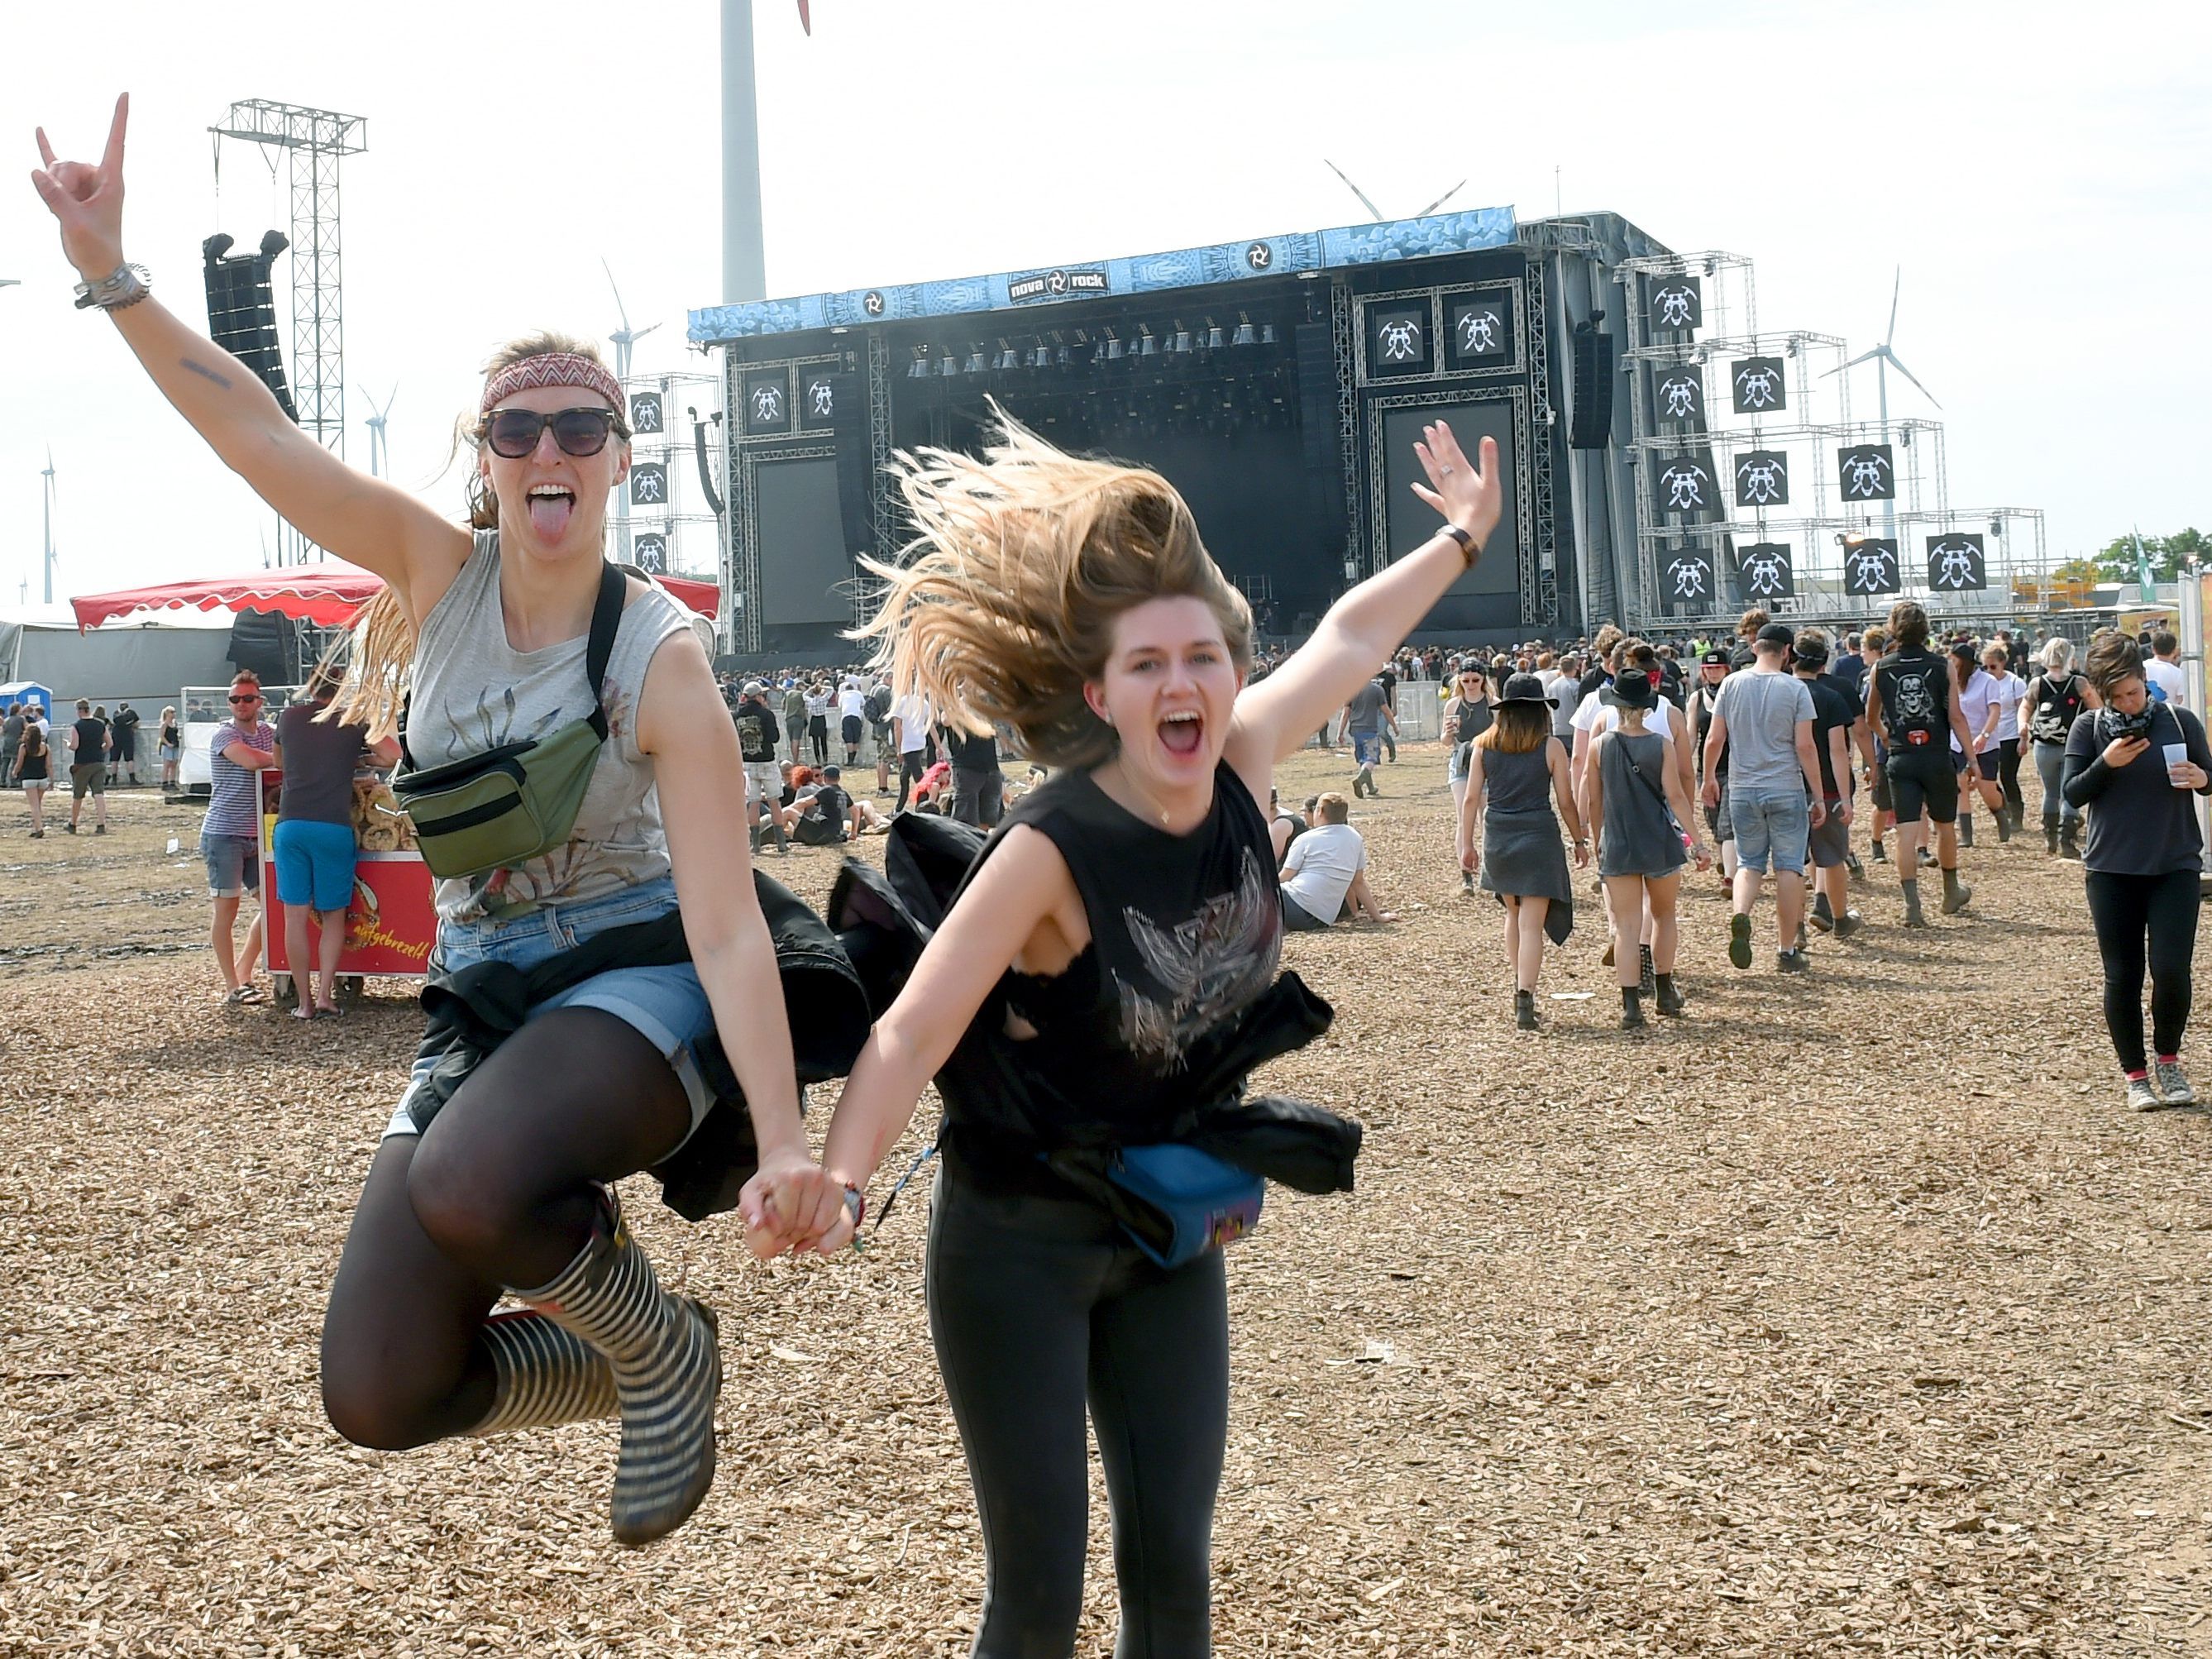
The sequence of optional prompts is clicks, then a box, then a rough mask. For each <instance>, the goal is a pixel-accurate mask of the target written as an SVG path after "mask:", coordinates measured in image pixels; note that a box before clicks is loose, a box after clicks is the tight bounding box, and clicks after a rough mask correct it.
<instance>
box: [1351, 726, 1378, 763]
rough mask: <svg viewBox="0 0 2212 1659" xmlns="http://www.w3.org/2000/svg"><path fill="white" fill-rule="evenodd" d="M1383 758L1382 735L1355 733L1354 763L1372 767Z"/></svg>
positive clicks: (1353, 744) (1353, 746) (1353, 740)
mask: <svg viewBox="0 0 2212 1659" xmlns="http://www.w3.org/2000/svg"><path fill="white" fill-rule="evenodd" d="M1382 758H1383V734H1382V733H1381V732H1353V733H1352V764H1353V765H1355V766H1372V765H1374V764H1375V763H1376V762H1377V761H1379V760H1381V759H1382Z"/></svg>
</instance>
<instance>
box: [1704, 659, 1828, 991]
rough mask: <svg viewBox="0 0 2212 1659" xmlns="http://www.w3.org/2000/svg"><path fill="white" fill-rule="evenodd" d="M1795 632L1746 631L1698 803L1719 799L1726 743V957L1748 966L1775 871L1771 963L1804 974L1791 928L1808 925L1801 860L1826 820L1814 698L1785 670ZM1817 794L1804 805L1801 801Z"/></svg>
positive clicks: (1716, 714)
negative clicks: (1756, 909) (1744, 658)
mask: <svg viewBox="0 0 2212 1659" xmlns="http://www.w3.org/2000/svg"><path fill="white" fill-rule="evenodd" d="M1795 640H1796V636H1795V635H1793V634H1791V633H1790V629H1789V626H1788V625H1787V624H1786V623H1773V622H1771V623H1764V624H1762V625H1761V626H1760V628H1759V631H1758V633H1757V634H1756V635H1753V640H1752V647H1753V654H1754V657H1755V659H1756V660H1754V661H1753V664H1752V665H1751V667H1750V668H1749V669H1748V670H1747V671H1743V672H1741V673H1735V674H1731V675H1729V677H1728V678H1727V679H1725V680H1723V682H1722V683H1721V690H1720V696H1718V697H1717V698H1716V699H1715V700H1714V703H1713V717H1712V721H1711V726H1709V727H1708V728H1707V731H1706V733H1705V769H1706V778H1705V790H1704V797H1705V804H1706V805H1709V806H1710V805H1716V804H1717V803H1718V801H1719V800H1720V799H1721V783H1720V780H1719V779H1718V778H1717V776H1715V775H1713V774H1714V773H1715V771H1716V770H1717V768H1718V766H1719V763H1720V755H1721V750H1722V748H1723V745H1727V746H1728V747H1729V780H1728V803H1729V821H1730V822H1731V823H1733V824H1734V825H1735V856H1736V872H1735V915H1733V916H1731V917H1730V918H1729V961H1730V962H1732V963H1735V965H1736V966H1737V967H1738V968H1748V967H1750V966H1751V910H1752V906H1753V904H1754V903H1755V902H1757V901H1758V898H1759V887H1760V885H1761V884H1763V883H1764V882H1765V878H1766V873H1767V870H1768V867H1769V866H1772V869H1773V872H1774V910H1775V925H1776V932H1777V934H1778V939H1779V948H1778V950H1777V951H1776V954H1775V965H1776V966H1777V967H1778V968H1779V969H1781V970H1782V971H1783V972H1784V973H1785V974H1802V973H1803V972H1804V971H1805V969H1806V968H1807V967H1808V965H1809V963H1808V961H1807V958H1806V956H1805V952H1804V950H1803V948H1802V946H1801V945H1799V944H1798V933H1799V931H1800V930H1801V929H1802V927H1803V925H1804V921H1805V858H1806V850H1807V845H1806V844H1807V841H1808V836H1809V834H1810V832H1811V830H1812V829H1813V828H1814V827H1815V826H1817V825H1818V824H1820V823H1821V822H1822V820H1823V819H1824V818H1826V816H1827V814H1826V809H1825V808H1824V807H1823V805H1821V803H1820V799H1818V798H1817V797H1818V792H1819V790H1820V764H1819V760H1818V757H1816V756H1815V754H1814V749H1813V697H1812V694H1811V693H1810V692H1808V690H1806V689H1805V685H1804V683H1803V682H1802V681H1801V680H1798V679H1796V678H1793V677H1792V676H1791V675H1790V673H1788V672H1787V671H1786V665H1787V663H1788V659H1789V656H1790V647H1791V645H1792V644H1793V643H1794V642H1795ZM1808 795H1811V796H1814V799H1810V800H1809V801H1808V799H1807V797H1808Z"/></svg>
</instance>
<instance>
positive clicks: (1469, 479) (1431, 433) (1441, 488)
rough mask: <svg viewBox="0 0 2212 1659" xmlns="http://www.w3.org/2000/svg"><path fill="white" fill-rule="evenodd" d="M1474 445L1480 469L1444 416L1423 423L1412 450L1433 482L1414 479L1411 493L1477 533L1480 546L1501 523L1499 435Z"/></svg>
mask: <svg viewBox="0 0 2212 1659" xmlns="http://www.w3.org/2000/svg"><path fill="white" fill-rule="evenodd" d="M1477 451H1478V453H1480V456H1481V465H1480V468H1477V467H1475V466H1474V465H1469V463H1468V459H1467V452H1466V451H1465V450H1463V449H1462V448H1461V447H1459V440H1458V439H1456V438H1455V437H1453V436H1452V429H1451V428H1449V427H1448V426H1446V425H1445V424H1444V423H1443V422H1442V421H1438V422H1436V423H1435V424H1434V425H1431V426H1425V427H1423V428H1421V441H1419V442H1417V443H1416V444H1414V446H1413V453H1414V454H1415V456H1417V457H1418V458H1419V460H1420V463H1421V471H1424V472H1425V473H1427V474H1428V475H1429V482H1428V483H1426V484H1420V483H1416V484H1415V485H1414V486H1413V493H1414V494H1415V495H1419V497H1420V498H1421V499H1422V500H1423V501H1426V502H1427V503H1428V504H1429V505H1430V506H1431V507H1434V508H1436V510H1437V512H1439V513H1443V515H1444V517H1445V518H1446V519H1447V520H1449V521H1450V522H1451V523H1453V524H1455V525H1457V526H1459V527H1460V528H1461V529H1462V530H1464V531H1465V532H1467V533H1468V535H1470V536H1472V537H1474V544H1475V546H1476V547H1477V548H1478V549H1480V548H1483V547H1486V546H1488V545H1489V543H1490V532H1492V531H1493V530H1495V529H1497V528H1498V514H1499V513H1502V512H1503V511H1504V495H1503V494H1502V492H1501V489H1500V484H1499V480H1498V440H1497V439H1495V438H1485V439H1484V440H1483V441H1482V442H1481V443H1480V445H1478V446H1477Z"/></svg>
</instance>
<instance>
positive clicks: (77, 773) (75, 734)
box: [62, 697, 112, 836]
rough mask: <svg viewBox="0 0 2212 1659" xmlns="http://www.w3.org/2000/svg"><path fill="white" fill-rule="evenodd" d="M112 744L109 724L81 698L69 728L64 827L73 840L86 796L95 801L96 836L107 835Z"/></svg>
mask: <svg viewBox="0 0 2212 1659" xmlns="http://www.w3.org/2000/svg"><path fill="white" fill-rule="evenodd" d="M111 741H112V738H110V737H109V735H108V731H107V721H106V720H105V719H103V718H102V717H101V716H100V715H97V714H94V713H93V712H92V705H91V704H90V703H89V702H86V701H85V700H84V699H83V698H82V697H79V698H78V699H77V700H76V721H75V723H74V724H72V725H71V726H70V815H69V822H68V823H65V824H64V825H63V826H62V828H63V829H66V830H67V831H69V833H70V835H72V836H73V835H75V834H76V827H77V823H78V820H79V815H80V814H82V812H83V811H84V798H85V796H86V795H87V794H89V795H91V797H92V808H93V817H94V826H93V833H94V835H96V836H104V835H106V833H107V749H108V744H110V742H111Z"/></svg>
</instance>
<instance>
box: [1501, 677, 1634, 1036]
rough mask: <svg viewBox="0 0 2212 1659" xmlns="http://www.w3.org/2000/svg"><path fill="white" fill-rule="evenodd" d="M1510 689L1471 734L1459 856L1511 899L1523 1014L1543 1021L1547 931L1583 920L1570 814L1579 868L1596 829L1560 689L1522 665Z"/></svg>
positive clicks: (1517, 1018)
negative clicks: (1583, 802)
mask: <svg viewBox="0 0 2212 1659" xmlns="http://www.w3.org/2000/svg"><path fill="white" fill-rule="evenodd" d="M1504 693H1505V695H1504V697H1502V698H1501V699H1500V700H1499V701H1498V704H1497V708H1496V712H1495V718H1494V719H1493V720H1492V723H1491V724H1490V725H1489V726H1486V727H1485V728H1484V730H1483V731H1482V732H1479V733H1478V734H1477V735H1476V736H1474V738H1471V739H1469V742H1468V777H1467V787H1466V792H1465V793H1464V795H1463V797H1462V799H1461V800H1460V803H1459V826H1458V840H1459V860H1460V868H1461V869H1462V871H1463V872H1467V873H1468V874H1469V875H1470V876H1471V875H1473V874H1474V872H1477V871H1480V873H1481V876H1482V890H1483V891H1485V892H1486V893H1495V894H1497V895H1498V902H1499V904H1500V905H1501V906H1503V907H1504V911H1505V962H1506V965H1507V967H1509V968H1510V969H1511V970H1512V974H1513V1023H1514V1024H1516V1025H1517V1026H1518V1027H1519V1028H1520V1029H1521V1030H1524V1031H1533V1030H1536V1028H1537V1020H1536V981H1537V976H1538V975H1540V974H1541V972H1542V971H1543V967H1544V940H1545V939H1546V938H1547V937H1548V938H1549V939H1551V940H1552V942H1553V944H1555V945H1564V944H1565V943H1566V941H1567V935H1568V934H1569V933H1572V932H1573V931H1574V925H1575V896H1574V895H1575V889H1574V878H1572V877H1571V876H1570V875H1569V874H1568V873H1567V860H1566V855H1565V853H1564V852H1562V851H1561V849H1560V845H1559V823H1560V820H1561V819H1562V818H1564V819H1565V821H1566V825H1567V833H1568V834H1569V835H1570V836H1572V837H1573V840H1574V847H1575V867H1576V868H1577V869H1587V868H1588V867H1589V854H1590V848H1589V836H1587V835H1585V834H1583V822H1582V813H1581V811H1580V809H1579V808H1578V807H1577V805H1576V804H1575V792H1574V785H1573V781H1572V779H1571V776H1570V775H1569V771H1568V766H1567V746H1566V745H1565V744H1563V743H1561V742H1560V741H1559V738H1556V737H1553V735H1552V712H1553V711H1552V699H1551V697H1550V696H1549V695H1547V693H1546V691H1545V690H1544V683H1543V681H1542V680H1541V679H1540V678H1537V676H1535V675H1534V674H1516V675H1514V676H1513V677H1512V678H1510V679H1508V680H1507V681H1506V682H1505V685H1504ZM1555 801H1556V802H1557V803H1558V807H1559V810H1558V813H1557V815H1556V816H1554V814H1553V802H1555ZM1477 823H1480V824H1481V826H1482V844H1481V847H1480V849H1479V850H1478V848H1477V847H1476V845H1475V825H1476V824H1477ZM1670 985H1671V981H1670ZM1670 1012H1671V1011H1670Z"/></svg>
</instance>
